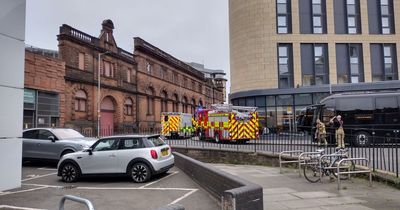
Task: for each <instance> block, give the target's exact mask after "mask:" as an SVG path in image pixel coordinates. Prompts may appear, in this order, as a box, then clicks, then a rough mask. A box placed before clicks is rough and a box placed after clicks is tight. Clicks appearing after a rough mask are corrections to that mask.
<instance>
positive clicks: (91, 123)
mask: <svg viewBox="0 0 400 210" xmlns="http://www.w3.org/2000/svg"><path fill="white" fill-rule="evenodd" d="M113 30H114V24H113V22H112V21H111V20H105V21H103V23H102V29H101V32H100V35H99V36H98V37H94V36H91V35H89V34H86V33H84V32H82V31H80V30H78V29H75V28H73V27H71V26H68V25H65V24H64V25H62V26H61V27H60V34H59V35H58V36H57V37H58V51H57V52H53V53H51V51H48V50H43V49H36V50H34V49H33V48H27V55H28V56H27V58H26V70H25V75H26V78H27V79H26V82H25V110H24V125H25V127H26V128H28V127H37V126H42V127H49V126H53V127H72V128H76V129H78V130H80V131H81V132H83V133H85V134H87V135H96V132H97V130H98V129H100V131H101V132H102V133H100V135H102V134H103V135H107V134H111V133H114V131H116V130H118V131H121V130H123V131H140V130H141V131H143V130H147V131H157V130H158V129H160V120H161V112H172V111H176V112H186V113H194V112H195V109H196V108H197V107H198V106H207V105H209V104H211V103H223V102H224V98H223V92H224V90H223V89H221V88H220V87H219V86H217V85H215V84H214V83H215V82H214V81H213V80H211V79H208V78H206V77H205V76H204V74H203V73H202V72H199V71H197V70H196V69H194V68H193V67H191V66H189V65H187V64H186V63H184V62H182V61H180V60H178V59H176V58H174V57H173V56H171V55H169V54H168V53H166V52H164V51H162V50H161V49H159V48H157V47H155V46H153V45H151V44H150V43H148V42H146V41H144V40H143V39H141V38H138V37H136V38H134V44H135V49H134V52H128V51H125V50H123V49H121V48H119V47H118V45H117V43H116V41H115V39H114V36H113ZM99 87H100V88H99ZM211 92H214V93H215V94H214V96H213V95H212V94H211ZM42 95H45V97H46V98H47V99H49V98H51V100H47V102H49V101H52V102H54V104H45V106H41V104H43V103H44V102H41V101H40V100H41V96H42ZM33 102H35V103H36V104H37V105H35V104H34V103H33ZM41 107H43V108H44V107H46V108H48V109H50V110H41ZM53 111H54V112H53ZM98 122H99V123H98Z"/></svg>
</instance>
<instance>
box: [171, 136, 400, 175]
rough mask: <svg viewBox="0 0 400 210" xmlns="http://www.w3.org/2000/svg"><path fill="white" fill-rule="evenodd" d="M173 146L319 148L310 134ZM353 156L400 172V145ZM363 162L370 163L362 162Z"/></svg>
mask: <svg viewBox="0 0 400 210" xmlns="http://www.w3.org/2000/svg"><path fill="white" fill-rule="evenodd" d="M167 142H168V143H169V144H170V145H172V146H180V147H191V148H208V149H222V150H228V151H254V152H260V151H264V152H272V153H276V154H278V153H280V152H281V151H287V150H302V151H305V152H311V151H315V150H316V149H318V147H317V145H316V144H315V143H310V142H311V140H310V138H309V137H306V136H279V138H277V136H267V137H265V138H264V139H262V140H257V141H255V140H251V141H249V142H247V143H243V144H237V143H215V142H212V141H199V140H198V139H197V137H194V138H192V139H184V140H183V139H182V140H167ZM334 151H335V146H334V145H331V146H329V147H328V148H327V149H326V153H327V154H330V153H333V152H334ZM349 156H350V157H364V158H367V159H368V160H369V161H370V164H371V167H372V168H375V169H379V170H384V171H389V172H392V173H394V174H397V173H398V172H400V144H399V145H394V144H385V145H378V146H376V147H350V148H349ZM357 164H359V165H366V164H365V163H364V162H358V163H357Z"/></svg>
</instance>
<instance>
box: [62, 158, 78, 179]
mask: <svg viewBox="0 0 400 210" xmlns="http://www.w3.org/2000/svg"><path fill="white" fill-rule="evenodd" d="M79 176H80V172H79V169H78V167H77V166H76V165H74V164H72V163H66V164H64V165H63V166H62V168H61V178H62V181H63V182H68V183H71V182H76V181H77V180H78V178H79Z"/></svg>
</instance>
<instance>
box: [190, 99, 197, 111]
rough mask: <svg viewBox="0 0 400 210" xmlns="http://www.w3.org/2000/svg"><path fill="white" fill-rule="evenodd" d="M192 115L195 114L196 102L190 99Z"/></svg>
mask: <svg viewBox="0 0 400 210" xmlns="http://www.w3.org/2000/svg"><path fill="white" fill-rule="evenodd" d="M191 107H192V114H194V113H196V100H195V99H194V98H192V104H191Z"/></svg>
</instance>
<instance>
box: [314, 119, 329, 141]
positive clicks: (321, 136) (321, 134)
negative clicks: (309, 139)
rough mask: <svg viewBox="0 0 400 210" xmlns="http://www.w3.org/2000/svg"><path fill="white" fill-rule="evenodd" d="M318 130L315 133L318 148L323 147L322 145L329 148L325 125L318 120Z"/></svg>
mask: <svg viewBox="0 0 400 210" xmlns="http://www.w3.org/2000/svg"><path fill="white" fill-rule="evenodd" d="M316 127H317V129H316V131H315V138H316V139H317V141H318V146H321V145H322V144H323V145H324V146H325V147H326V146H328V142H327V141H326V129H325V124H324V123H323V122H321V120H319V119H318V120H317V125H316Z"/></svg>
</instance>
